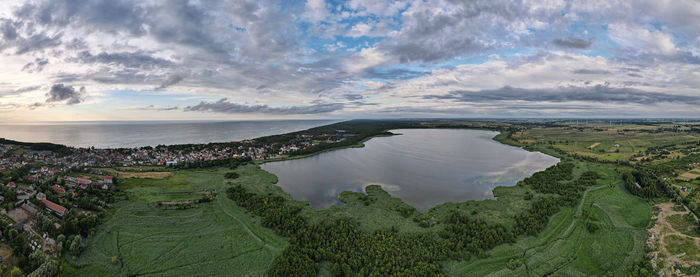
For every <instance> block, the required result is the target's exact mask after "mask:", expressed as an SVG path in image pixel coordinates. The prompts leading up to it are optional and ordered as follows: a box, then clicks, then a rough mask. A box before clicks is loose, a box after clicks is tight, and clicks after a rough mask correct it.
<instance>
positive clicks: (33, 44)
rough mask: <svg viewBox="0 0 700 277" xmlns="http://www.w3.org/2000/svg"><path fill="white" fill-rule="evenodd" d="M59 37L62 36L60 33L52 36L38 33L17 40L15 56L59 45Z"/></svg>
mask: <svg viewBox="0 0 700 277" xmlns="http://www.w3.org/2000/svg"><path fill="white" fill-rule="evenodd" d="M61 36H62V34H60V33H59V34H56V35H53V36H49V35H46V34H44V33H40V34H35V35H32V36H30V37H28V38H22V39H20V40H17V51H16V52H15V54H16V55H21V54H25V53H29V52H34V51H40V50H44V49H46V48H52V47H55V46H58V45H61Z"/></svg>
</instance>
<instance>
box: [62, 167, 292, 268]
mask: <svg viewBox="0 0 700 277" xmlns="http://www.w3.org/2000/svg"><path fill="white" fill-rule="evenodd" d="M225 172H226V171H224V170H218V171H192V170H189V171H180V172H178V174H177V175H175V176H173V177H170V178H167V179H164V180H154V179H127V180H126V183H127V184H126V185H125V187H126V188H127V192H128V193H130V195H131V197H130V199H131V200H130V201H124V202H120V203H118V204H117V205H116V212H115V213H114V215H113V216H112V217H111V218H110V219H109V220H108V221H107V222H106V223H105V224H103V225H101V226H100V227H99V229H98V231H97V232H96V234H95V235H94V236H92V237H90V238H89V239H88V245H87V247H86V250H85V251H84V252H83V253H82V254H81V255H80V256H79V257H77V259H74V258H72V257H67V260H68V262H69V263H70V264H72V265H73V267H71V266H68V265H65V266H64V272H63V274H62V275H65V276H131V275H138V276H264V275H265V272H266V270H267V268H268V266H269V264H270V263H271V262H272V260H273V258H274V257H275V256H276V255H277V254H278V253H279V252H280V251H281V250H282V249H283V248H284V247H285V246H286V244H287V243H286V240H285V239H283V238H281V237H279V236H277V235H275V234H274V233H273V232H272V231H270V230H268V229H265V228H262V227H260V225H259V223H258V222H256V220H255V219H254V218H252V217H251V216H249V215H248V214H246V212H245V211H244V210H243V209H241V208H239V207H237V206H236V204H235V203H234V202H233V201H231V200H229V199H228V198H226V197H225V196H223V197H217V198H216V199H215V200H214V201H213V202H211V203H202V204H199V205H200V206H199V207H198V208H193V209H186V210H161V209H159V208H157V207H156V206H155V205H154V204H153V203H152V202H153V201H160V200H178V199H180V198H181V195H180V194H174V195H171V194H164V193H169V192H173V191H179V192H182V191H191V192H198V191H204V190H216V191H221V192H222V191H223V190H224V189H225V188H226V187H227V185H226V184H225V182H224V179H223V174H224V173H225ZM222 194H223V193H222ZM112 257H117V259H118V262H117V263H116V264H112Z"/></svg>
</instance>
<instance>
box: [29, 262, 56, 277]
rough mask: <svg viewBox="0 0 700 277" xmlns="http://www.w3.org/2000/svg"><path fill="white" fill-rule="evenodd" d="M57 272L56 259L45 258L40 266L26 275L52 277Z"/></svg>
mask: <svg viewBox="0 0 700 277" xmlns="http://www.w3.org/2000/svg"><path fill="white" fill-rule="evenodd" d="M56 274H58V264H57V263H56V261H54V260H51V259H47V260H46V261H45V262H44V263H43V264H41V266H39V267H38V268H37V269H36V270H34V271H33V272H32V273H30V274H29V275H28V277H53V276H56Z"/></svg>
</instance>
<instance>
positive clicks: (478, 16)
mask: <svg viewBox="0 0 700 277" xmlns="http://www.w3.org/2000/svg"><path fill="white" fill-rule="evenodd" d="M405 117H413V118H415V117H420V118H429V117H452V118H454V117H465V118H468V117H479V118H485V117H496V118H520V117H527V118H551V117H566V118H571V117H581V118H584V117H585V118H596V117H598V118H600V117H615V118H651V117H673V118H699V117H700V1H696V0H677V1H668V0H635V1H616V0H601V1H598V0H585V1H578V0H571V1H564V0H543V1H529V0H527V1H498V0H487V1H481V0H470V1H456V0H447V1H433V0H415V1H413V0H406V1H403V0H396V1H377V0H350V1H331V0H308V1H267V0H250V1H247V0H241V1H223V0H211V1H207V0H190V1H185V0H169V1H160V0H158V1H155V0H105V1H101V0H47V1H42V0H36V1H34V0H32V1H17V0H0V121H2V122H21V121H87V120H207V119H210V120H251V119H261V120H264V119H311V118H314V119H317V118H329V119H348V118H405Z"/></svg>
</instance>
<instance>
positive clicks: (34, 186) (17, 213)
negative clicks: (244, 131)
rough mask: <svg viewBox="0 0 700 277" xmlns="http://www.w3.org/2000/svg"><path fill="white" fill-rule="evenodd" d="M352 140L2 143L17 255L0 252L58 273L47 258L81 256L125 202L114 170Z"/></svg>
mask: <svg viewBox="0 0 700 277" xmlns="http://www.w3.org/2000/svg"><path fill="white" fill-rule="evenodd" d="M354 136H355V134H348V133H346V132H345V131H344V130H335V132H330V133H316V134H309V133H304V134H297V135H294V136H293V137H291V138H290V137H288V136H286V137H279V136H272V137H267V138H261V139H260V141H259V140H253V139H248V140H243V141H237V142H229V143H211V144H207V145H174V146H156V147H150V146H147V147H140V148H120V149H97V148H94V147H90V148H73V147H67V146H62V145H54V144H46V143H38V144H32V143H21V142H15V141H11V140H6V139H0V194H1V195H0V222H1V224H0V225H1V226H0V237H1V238H2V241H3V242H6V243H7V244H8V245H9V246H10V247H11V249H12V250H10V249H8V247H6V246H3V247H0V261H2V260H1V259H2V258H6V257H7V256H8V255H12V256H13V258H14V259H16V260H15V262H16V264H17V265H19V267H20V268H36V267H37V266H44V265H43V264H44V263H45V264H46V265H45V266H44V267H46V268H45V269H44V270H46V272H55V271H56V270H58V269H57V268H54V267H55V266H56V264H55V263H52V262H50V261H51V259H49V258H48V257H51V256H53V257H56V256H61V255H63V254H64V253H70V254H73V255H77V254H79V253H80V251H81V250H82V248H83V247H84V246H85V241H86V239H87V237H88V236H89V234H91V233H94V228H95V227H96V226H97V225H99V223H100V219H101V218H103V217H104V216H105V215H106V214H107V213H108V210H109V209H110V208H111V207H112V203H114V202H116V201H119V200H123V199H125V197H126V196H125V195H124V193H123V192H120V191H119V189H118V188H117V186H116V184H117V182H118V179H117V177H118V176H117V174H115V173H114V172H113V171H110V170H109V169H110V168H115V167H122V168H125V167H141V166H162V167H172V168H183V167H184V168H186V167H197V166H198V165H201V164H202V163H212V162H213V163H216V162H221V163H225V162H227V161H230V160H232V159H238V160H247V161H251V160H252V161H260V160H269V159H281V158H285V157H289V156H290V155H297V154H303V153H304V151H305V150H307V149H309V148H310V147H319V146H324V145H334V144H337V143H340V142H345V141H346V139H347V138H354ZM3 245H4V244H3ZM10 253H12V254H10ZM39 268H40V269H41V267H39Z"/></svg>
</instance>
